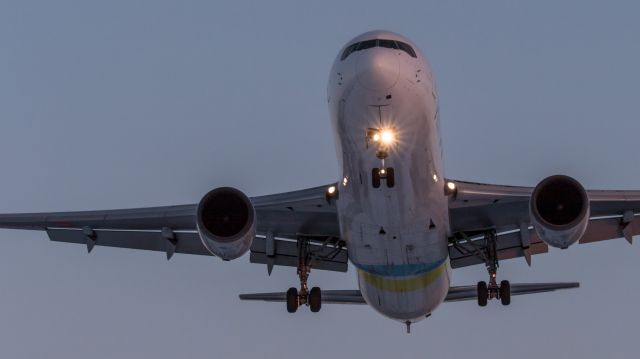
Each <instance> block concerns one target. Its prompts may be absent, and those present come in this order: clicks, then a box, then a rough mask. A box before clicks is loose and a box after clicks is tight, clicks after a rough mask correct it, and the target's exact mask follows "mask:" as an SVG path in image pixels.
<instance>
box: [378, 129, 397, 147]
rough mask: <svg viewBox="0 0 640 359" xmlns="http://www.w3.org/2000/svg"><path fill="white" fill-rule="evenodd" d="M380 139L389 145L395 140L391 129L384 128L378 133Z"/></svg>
mask: <svg viewBox="0 0 640 359" xmlns="http://www.w3.org/2000/svg"><path fill="white" fill-rule="evenodd" d="M380 139H381V140H382V143H384V144H385V145H390V144H392V143H393V141H394V140H395V136H394V135H393V131H391V130H384V131H382V133H381V134H380Z"/></svg>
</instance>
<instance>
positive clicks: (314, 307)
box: [309, 287, 322, 313]
mask: <svg viewBox="0 0 640 359" xmlns="http://www.w3.org/2000/svg"><path fill="white" fill-rule="evenodd" d="M309 308H310V309H311V311H312V312H313V313H317V312H319V311H320V308H322V291H321V290H320V288H318V287H313V288H311V292H309Z"/></svg>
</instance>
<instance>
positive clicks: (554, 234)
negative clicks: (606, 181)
mask: <svg viewBox="0 0 640 359" xmlns="http://www.w3.org/2000/svg"><path fill="white" fill-rule="evenodd" d="M529 213H530V215H531V222H532V223H533V228H535V230H536V233H537V234H538V236H539V237H540V239H542V240H543V241H545V242H546V243H547V244H548V245H550V246H552V247H557V248H567V247H569V246H570V245H572V244H573V243H575V242H576V241H577V240H579V239H580V238H581V237H582V235H583V234H584V232H585V230H586V229H587V224H588V223H589V197H588V196H587V192H586V191H585V190H584V188H583V187H582V185H581V184H580V183H579V182H578V181H576V180H575V179H573V178H571V177H568V176H562V175H556V176H551V177H547V178H545V179H544V180H542V181H541V182H540V183H539V184H538V185H537V186H536V188H535V189H534V190H533V193H532V194H531V199H530V201H529Z"/></svg>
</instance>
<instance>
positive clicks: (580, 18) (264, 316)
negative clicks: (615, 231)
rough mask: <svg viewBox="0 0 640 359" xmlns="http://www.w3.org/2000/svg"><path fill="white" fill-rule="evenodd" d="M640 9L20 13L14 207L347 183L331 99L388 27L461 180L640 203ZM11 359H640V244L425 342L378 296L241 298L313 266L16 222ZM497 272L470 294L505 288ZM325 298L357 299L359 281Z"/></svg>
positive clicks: (179, 4)
mask: <svg viewBox="0 0 640 359" xmlns="http://www.w3.org/2000/svg"><path fill="white" fill-rule="evenodd" d="M638 14H640V5H638V3H636V2H632V1H618V2H614V3H612V2H602V1H563V2H558V1H535V2H518V1H482V2H479V1H457V2H455V3H453V2H447V3H446V4H445V3H443V2H439V1H438V2H436V1H424V0H423V1H413V2H408V1H366V2H364V1H363V2H359V3H356V2H351V3H346V2H344V1H319V2H311V3H308V4H307V3H305V4H303V3H302V2H299V1H289V2H279V1H265V2H255V3H250V2H246V3H243V2H239V1H165V0H155V1H130V0H129V1H69V0H59V1H26V0H15V1H13V0H0V165H1V167H0V169H1V172H0V213H11V212H42V211H66V210H91V209H111V208H127V207H145V206H159V205H171V204H185V203H196V202H198V201H199V200H200V198H201V197H202V196H203V195H204V194H205V193H206V192H207V191H209V190H211V189H213V188H215V187H219V186H234V187H237V188H239V189H241V190H242V191H244V192H245V193H247V194H248V195H252V196H253V195H261V194H270V193H277V192H285V191H291V190H296V189H301V188H307V187H313V186H317V185H322V184H325V183H329V182H332V181H336V180H337V174H338V167H337V159H336V155H335V150H334V142H333V141H334V139H333V134H332V132H331V126H330V120H329V115H328V110H327V103H326V102H327V101H326V85H327V79H328V76H329V69H330V67H331V64H332V61H333V59H334V58H335V56H336V54H337V52H338V50H339V49H340V48H341V47H342V46H343V45H344V44H345V43H346V42H347V41H348V40H350V39H351V38H353V37H354V36H356V35H358V34H360V33H362V32H365V31H369V30H373V29H385V30H391V31H394V32H398V33H400V34H403V35H405V36H407V37H408V38H410V39H411V40H412V41H413V42H414V43H415V44H416V45H417V46H418V47H420V49H421V50H422V52H423V53H424V54H425V55H426V56H427V57H428V59H429V61H430V63H431V65H432V67H433V70H434V75H435V78H436V81H437V84H438V89H439V99H440V109H441V130H442V141H443V146H444V160H445V169H446V176H447V177H448V178H454V179H460V180H469V181H476V182H488V183H498V184H513V185H530V186H533V185H535V184H536V183H537V182H538V181H539V180H541V179H542V178H544V177H546V176H548V175H552V174H559V173H562V174H567V175H570V176H573V177H575V178H576V179H578V180H579V181H581V182H582V184H583V185H584V186H585V187H586V188H588V189H640V160H639V159H638V155H637V152H636V151H637V148H638V146H637V143H638V142H639V141H640V121H639V119H640V107H639V104H640V90H639V87H638V84H639V83H640V71H638V64H640V41H638V34H640V21H638ZM0 243H2V247H1V248H2V250H0V357H3V358H37V357H56V358H134V357H135V358H140V357H149V358H175V357H180V358H212V357H215V358H236V357H237V358H256V357H260V358H263V357H264V358H300V357H309V358H320V357H322V358H329V357H332V358H345V357H350V358H416V357H421V358H422V357H424V358H438V359H441V358H442V359H444V358H465V357H469V358H477V357H492V358H523V359H528V358H536V359H538V358H584V359H587V358H603V357H608V358H635V357H637V356H638V354H637V331H638V326H639V325H640V311H638V309H637V308H638V303H640V281H639V280H638V279H637V278H638V275H637V274H638V273H640V243H638V244H635V245H633V246H630V245H629V244H628V243H627V242H626V241H625V240H623V239H618V240H612V241H608V242H602V243H594V244H585V245H575V246H573V247H571V248H569V249H568V250H551V251H550V253H549V254H546V255H540V256H536V257H534V258H533V266H532V267H531V268H529V267H528V266H527V264H526V262H525V261H524V259H514V260H511V261H505V262H501V263H500V269H499V272H498V278H499V279H508V280H510V281H511V282H512V283H516V282H547V281H579V282H580V283H581V288H579V289H575V290H569V291H562V292H554V293H548V294H537V295H531V296H524V297H522V296H519V297H514V298H513V299H512V303H511V305H510V306H508V307H503V306H502V305H500V304H499V303H498V302H497V301H492V302H490V303H489V305H488V306H487V307H485V308H480V307H478V305H477V304H476V303H475V302H460V303H449V304H446V303H445V304H443V305H442V306H441V307H439V308H438V310H437V311H436V312H435V313H434V314H433V316H432V317H431V318H429V319H427V320H424V321H422V322H420V323H418V324H415V325H414V326H413V327H412V333H411V334H410V335H407V334H406V333H405V328H404V326H403V325H402V324H401V323H398V322H394V321H392V320H389V319H387V318H385V317H383V316H381V315H379V314H377V313H376V312H375V311H374V310H372V309H371V308H369V307H368V306H337V305H326V306H324V307H323V309H322V311H320V312H319V313H310V312H309V310H307V308H302V310H300V311H298V313H296V314H295V315H292V314H289V313H287V312H286V310H285V305H284V304H273V303H261V302H252V303H246V302H240V301H239V300H238V299H237V295H238V294H239V293H245V292H264V291H267V292H269V291H285V290H286V289H287V288H289V287H291V286H297V276H296V272H295V268H287V267H279V268H275V269H274V271H273V274H272V275H271V277H268V276H267V269H266V266H263V265H259V264H250V263H249V258H248V256H245V257H242V258H240V259H238V260H235V261H232V262H222V261H221V260H219V259H218V258H213V257H201V256H189V255H180V254H177V255H175V256H174V257H173V258H172V259H171V261H168V262H167V260H166V258H165V254H164V253H157V252H143V251H135V250H126V249H114V248H105V247H96V248H95V249H94V250H93V252H92V253H91V254H87V253H86V248H85V247H84V246H82V245H73V244H64V243H55V242H50V241H49V240H48V238H47V236H46V234H45V233H42V232H24V231H22V232H21V231H11V230H2V231H0ZM487 278H488V276H487V272H486V270H485V268H484V267H483V266H474V267H468V268H464V269H460V270H455V271H454V272H453V283H452V284H453V285H469V284H475V283H476V282H477V281H479V280H487ZM309 284H310V285H313V286H315V285H317V286H320V287H322V288H323V289H327V290H328V289H356V288H357V283H356V276H355V271H354V269H353V268H350V269H349V272H348V273H321V272H312V273H311V278H310V282H309Z"/></svg>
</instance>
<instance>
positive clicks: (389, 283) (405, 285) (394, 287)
mask: <svg viewBox="0 0 640 359" xmlns="http://www.w3.org/2000/svg"><path fill="white" fill-rule="evenodd" d="M447 262H448V261H444V262H442V264H441V265H439V266H438V267H436V268H434V269H432V270H430V271H428V272H425V273H423V274H419V275H417V276H415V277H412V278H406V277H382V276H379V275H376V274H372V273H369V272H365V271H363V270H360V269H359V270H358V272H359V273H360V277H361V278H362V279H364V281H365V282H367V284H369V285H372V286H374V287H376V288H378V289H382V290H385V291H388V292H400V293H404V292H412V291H414V290H418V289H422V288H424V287H426V286H428V285H429V284H431V283H433V282H434V281H435V280H436V279H438V277H440V275H442V273H443V272H444V271H445V269H446V268H447Z"/></svg>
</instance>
